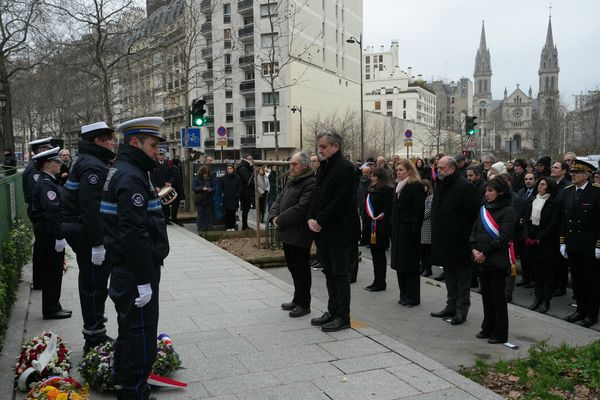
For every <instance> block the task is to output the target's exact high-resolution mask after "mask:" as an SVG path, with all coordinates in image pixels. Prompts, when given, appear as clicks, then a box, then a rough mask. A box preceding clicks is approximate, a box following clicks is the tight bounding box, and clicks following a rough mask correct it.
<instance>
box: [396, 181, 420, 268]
mask: <svg viewBox="0 0 600 400" xmlns="http://www.w3.org/2000/svg"><path fill="white" fill-rule="evenodd" d="M393 198H394V203H393V211H392V254H391V263H390V266H391V268H392V269H395V270H398V271H401V272H411V271H412V272H414V271H418V270H419V251H418V249H419V247H420V245H421V225H422V224H423V217H424V215H425V188H424V187H423V184H422V183H421V182H420V181H418V182H413V183H407V184H406V185H405V186H404V187H403V188H402V190H401V191H400V193H396V192H395V191H394V196H393Z"/></svg>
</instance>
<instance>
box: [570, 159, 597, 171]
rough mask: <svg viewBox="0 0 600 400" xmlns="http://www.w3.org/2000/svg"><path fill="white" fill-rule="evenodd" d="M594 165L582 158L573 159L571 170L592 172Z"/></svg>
mask: <svg viewBox="0 0 600 400" xmlns="http://www.w3.org/2000/svg"><path fill="white" fill-rule="evenodd" d="M594 169H595V167H594V166H593V165H592V164H590V163H589V162H587V161H584V160H577V159H575V160H573V162H572V163H571V169H570V171H571V172H587V173H592V172H594Z"/></svg>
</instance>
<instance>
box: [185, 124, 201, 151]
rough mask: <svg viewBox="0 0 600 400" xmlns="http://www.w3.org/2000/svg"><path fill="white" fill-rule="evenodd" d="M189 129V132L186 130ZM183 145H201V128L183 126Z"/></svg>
mask: <svg viewBox="0 0 600 400" xmlns="http://www.w3.org/2000/svg"><path fill="white" fill-rule="evenodd" d="M186 129H187V132H186ZM181 146H182V147H200V128H199V127H189V128H181Z"/></svg>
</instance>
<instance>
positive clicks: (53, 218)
mask: <svg viewBox="0 0 600 400" xmlns="http://www.w3.org/2000/svg"><path fill="white" fill-rule="evenodd" d="M59 150H60V148H58V147H55V148H52V149H50V150H46V151H43V152H41V153H38V154H36V155H35V156H33V159H34V161H35V162H36V166H37V168H38V169H40V170H41V172H40V177H39V179H38V181H37V183H36V184H35V187H34V188H33V193H32V196H31V220H32V222H33V229H34V232H35V240H36V242H39V243H38V246H39V247H38V250H39V251H40V257H39V261H40V262H41V265H40V266H39V267H40V268H41V273H42V274H43V275H42V276H43V278H44V286H43V289H42V290H43V291H42V314H43V316H44V319H63V318H70V317H71V311H68V310H64V309H63V308H62V306H61V304H60V291H61V285H62V276H63V265H64V260H65V246H66V244H67V242H66V241H65V237H64V235H63V232H62V228H61V222H62V201H61V193H60V185H59V181H58V179H57V178H56V176H55V175H54V172H52V171H51V169H52V168H56V171H55V173H56V174H58V172H59V171H60V166H59V165H60V164H61V163H62V162H61V161H60V157H59V156H58V152H59ZM47 163H56V164H55V165H56V167H54V165H50V166H48V165H47Z"/></svg>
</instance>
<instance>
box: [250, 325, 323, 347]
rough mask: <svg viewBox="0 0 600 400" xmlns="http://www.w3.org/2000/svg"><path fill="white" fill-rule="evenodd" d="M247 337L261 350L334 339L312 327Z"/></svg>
mask: <svg viewBox="0 0 600 400" xmlns="http://www.w3.org/2000/svg"><path fill="white" fill-rule="evenodd" d="M247 339H248V341H249V342H250V343H252V344H253V345H254V346H255V347H256V348H257V349H259V350H269V349H285V348H289V347H295V346H302V345H307V344H313V343H325V342H330V341H333V338H332V337H331V336H329V335H327V334H326V333H324V332H321V331H320V330H318V329H310V328H307V329H298V330H295V331H287V332H274V333H267V334H263V335H254V336H248V337H247Z"/></svg>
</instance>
